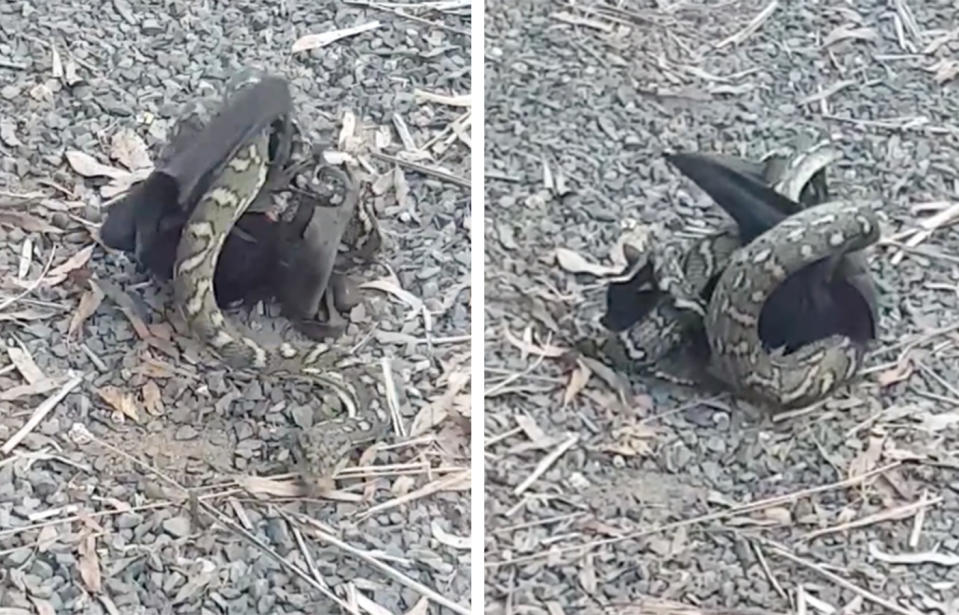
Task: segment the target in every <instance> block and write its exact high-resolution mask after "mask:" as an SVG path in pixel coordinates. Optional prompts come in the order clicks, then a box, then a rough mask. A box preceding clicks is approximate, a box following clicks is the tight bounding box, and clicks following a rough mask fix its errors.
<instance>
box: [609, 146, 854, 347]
mask: <svg viewBox="0 0 959 615" xmlns="http://www.w3.org/2000/svg"><path fill="white" fill-rule="evenodd" d="M838 157H839V152H838V151H837V150H836V149H835V148H834V147H832V146H831V145H830V144H829V142H828V141H824V142H819V143H817V144H815V145H813V146H812V147H810V148H805V149H802V150H798V151H797V152H795V153H794V154H792V155H791V156H789V157H785V158H783V157H774V158H771V159H770V160H768V161H767V162H766V164H763V165H757V164H752V163H750V162H749V161H745V160H742V159H739V158H735V157H733V156H722V155H713V156H712V158H714V159H715V160H716V161H717V162H720V163H722V164H723V165H725V166H728V167H729V168H731V169H732V170H734V171H737V172H740V173H742V174H744V175H747V176H750V177H753V178H754V179H757V180H759V181H763V182H764V183H768V184H770V185H771V186H772V188H773V189H774V190H776V192H778V193H780V194H783V195H784V196H786V197H787V201H786V203H789V206H790V208H789V209H788V210H785V211H782V214H783V215H790V214H794V213H796V212H797V211H799V210H800V209H801V207H802V206H809V205H813V204H816V203H819V202H821V201H822V200H824V199H825V198H828V187H827V186H826V182H825V172H824V171H825V168H826V166H827V165H828V164H830V163H831V162H833V161H835V160H836V159H837V158H838ZM797 201H798V202H797ZM783 207H786V205H785V204H784V205H783ZM653 235H654V234H653V233H634V234H633V235H632V236H631V237H629V238H627V253H628V256H627V260H628V261H629V267H628V269H627V271H626V272H624V273H623V274H622V275H621V276H620V278H621V281H619V282H617V283H612V284H610V285H609V287H608V290H607V315H609V314H610V313H612V312H615V311H617V310H619V311H623V310H626V313H624V314H622V316H621V318H620V319H619V320H622V323H621V324H619V325H612V326H611V325H607V328H610V329H613V330H614V331H616V332H617V335H616V336H615V340H614V342H615V346H616V347H617V353H619V354H623V355H624V357H625V359H626V360H628V361H629V362H630V363H632V364H634V365H638V366H644V365H645V366H649V365H653V364H655V363H657V362H659V361H660V360H662V359H663V358H664V357H665V356H666V355H668V354H669V353H670V352H672V351H673V350H674V349H675V348H676V347H677V346H679V345H681V344H683V343H684V342H685V341H686V340H688V339H689V336H690V334H691V332H692V331H694V330H696V329H697V328H701V327H702V325H703V319H704V317H705V314H706V305H707V302H708V299H709V293H710V292H711V291H712V286H713V285H714V284H715V281H716V279H717V276H718V275H719V274H720V273H721V272H722V271H723V270H724V269H725V268H726V265H727V264H728V263H729V260H730V258H731V257H732V255H733V254H734V253H735V252H736V250H738V249H739V248H740V247H741V246H742V241H741V239H740V229H739V228H738V227H737V226H735V225H728V226H726V227H723V228H720V229H719V230H718V231H715V232H712V233H709V234H707V235H705V236H703V237H700V238H698V239H696V240H694V241H692V242H691V243H684V242H682V241H680V240H678V239H675V238H673V237H665V238H663V237H654V236H653ZM630 255H631V256H630ZM622 278H625V279H622ZM637 297H638V300H637ZM677 298H678V300H677ZM607 320H613V319H610V318H608V316H607Z"/></svg>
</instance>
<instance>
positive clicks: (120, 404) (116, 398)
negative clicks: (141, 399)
mask: <svg viewBox="0 0 959 615" xmlns="http://www.w3.org/2000/svg"><path fill="white" fill-rule="evenodd" d="M97 395H99V396H100V399H102V400H103V401H105V402H107V403H108V404H110V406H112V407H113V409H114V410H116V411H117V412H119V413H120V414H123V415H124V416H128V417H130V418H131V419H133V420H134V421H136V422H137V423H139V422H140V413H139V411H138V410H137V404H136V402H135V401H134V400H133V396H132V395H130V394H129V393H124V392H123V391H121V390H120V389H118V388H117V387H115V386H112V385H107V386H105V387H101V388H99V389H97Z"/></svg>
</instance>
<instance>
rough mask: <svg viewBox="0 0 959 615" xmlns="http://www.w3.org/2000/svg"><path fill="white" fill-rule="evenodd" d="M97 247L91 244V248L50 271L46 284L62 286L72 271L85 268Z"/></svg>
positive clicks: (85, 249)
mask: <svg viewBox="0 0 959 615" xmlns="http://www.w3.org/2000/svg"><path fill="white" fill-rule="evenodd" d="M95 245H96V244H92V243H91V244H90V245H89V246H87V247H85V248H83V249H82V250H80V251H79V252H77V253H76V254H74V255H73V256H71V257H70V258H68V259H67V260H65V261H64V262H62V263H61V264H59V265H57V266H56V267H54V268H53V269H51V270H50V271H48V272H47V275H46V277H45V278H44V282H45V283H46V284H47V285H49V286H56V285H57V284H60V283H61V282H63V281H64V280H66V279H67V275H68V274H69V273H70V272H71V271H74V270H75V269H79V268H80V267H83V266H84V265H86V264H87V263H88V262H89V261H90V257H91V256H93V247H94V246H95Z"/></svg>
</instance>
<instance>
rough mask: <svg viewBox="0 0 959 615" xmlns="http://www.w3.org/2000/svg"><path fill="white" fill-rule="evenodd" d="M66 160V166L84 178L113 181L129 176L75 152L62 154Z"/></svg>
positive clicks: (86, 155)
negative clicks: (109, 179)
mask: <svg viewBox="0 0 959 615" xmlns="http://www.w3.org/2000/svg"><path fill="white" fill-rule="evenodd" d="M64 155H65V156H66V158H67V164H69V165H70V168H72V169H73V170H74V172H76V173H79V174H80V175H82V176H84V177H111V178H114V179H117V178H121V177H124V176H126V175H129V174H130V172H129V171H124V170H123V169H118V168H116V167H111V166H109V165H105V164H103V163H101V162H99V161H98V160H97V159H96V158H94V157H93V156H91V155H89V154H85V153H83V152H81V151H77V150H69V151H67V152H66V154H64Z"/></svg>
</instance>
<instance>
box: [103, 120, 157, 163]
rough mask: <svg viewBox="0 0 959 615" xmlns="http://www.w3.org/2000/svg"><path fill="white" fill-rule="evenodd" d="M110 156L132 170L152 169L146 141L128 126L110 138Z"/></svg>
mask: <svg viewBox="0 0 959 615" xmlns="http://www.w3.org/2000/svg"><path fill="white" fill-rule="evenodd" d="M110 157H111V158H113V159H114V160H117V161H119V162H120V164H122V165H123V166H125V167H126V168H127V169H129V170H130V171H131V172H132V171H140V170H143V169H151V170H152V169H153V162H152V161H151V160H150V153H149V151H148V150H147V145H146V143H144V142H143V139H141V138H140V136H139V135H137V133H135V132H133V131H132V130H130V129H129V128H126V129H123V130H120V131H118V132H116V133H115V134H114V135H113V138H112V139H111V140H110Z"/></svg>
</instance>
